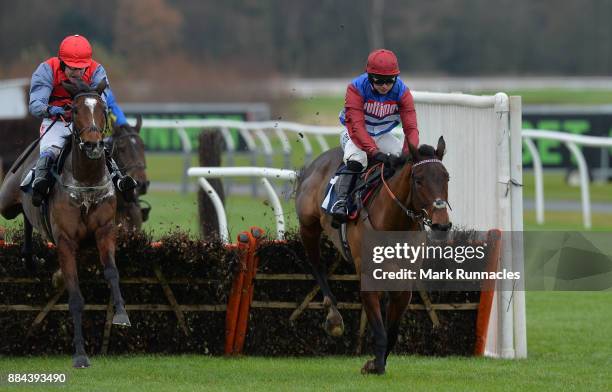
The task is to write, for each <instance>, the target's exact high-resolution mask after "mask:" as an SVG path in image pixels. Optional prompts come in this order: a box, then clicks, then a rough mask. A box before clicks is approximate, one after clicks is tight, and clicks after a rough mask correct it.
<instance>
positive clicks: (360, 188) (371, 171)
mask: <svg viewBox="0 0 612 392" xmlns="http://www.w3.org/2000/svg"><path fill="white" fill-rule="evenodd" d="M381 169H382V165H381V164H380V163H375V164H373V165H371V166H368V167H367V169H366V170H365V171H364V172H363V173H362V174H361V175H360V176H359V178H358V179H357V182H356V183H355V187H354V188H353V191H352V192H351V194H350V195H349V197H348V200H347V207H348V213H349V216H348V219H349V221H351V220H355V219H357V217H358V216H359V213H360V212H361V210H362V209H363V207H364V206H365V205H367V204H368V202H369V201H370V200H371V199H372V197H373V196H374V195H375V194H376V193H377V192H378V190H379V189H380V188H379V187H380V185H381V178H380V171H381ZM345 170H346V165H345V164H344V163H342V164H341V165H340V166H338V170H337V171H336V175H334V176H333V177H332V178H331V179H330V181H329V184H327V187H326V188H325V198H324V199H323V203H321V208H322V209H323V210H324V211H325V213H327V214H330V213H331V207H332V206H333V205H334V203H335V202H336V200H337V195H336V190H335V186H334V184H335V183H336V181H337V180H338V176H340V175H343V174H342V173H343V172H344V171H345ZM393 174H395V170H394V169H392V168H389V167H386V168H385V169H384V172H383V177H384V178H385V180H387V179H389V178H391V177H392V176H393Z"/></svg>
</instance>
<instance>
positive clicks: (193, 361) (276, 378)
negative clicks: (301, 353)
mask: <svg viewBox="0 0 612 392" xmlns="http://www.w3.org/2000/svg"><path fill="white" fill-rule="evenodd" d="M610 305H612V293H609V292H608V293H586V292H529V293H527V336H528V351H529V354H528V359H525V360H498V359H489V358H462V357H448V358H432V357H419V356H400V357H397V356H391V357H390V359H389V364H388V368H387V374H386V375H385V376H382V377H377V376H368V377H363V376H360V375H359V369H360V367H361V365H362V364H363V362H364V361H365V359H366V357H323V358H255V357H254V358H247V357H243V358H237V359H227V358H211V357H207V356H198V355H187V356H119V357H101V356H93V357H92V358H91V359H92V367H91V368H90V369H87V370H74V369H71V368H70V358H69V356H59V357H48V358H45V357H43V358H38V357H37V358H3V359H0V373H7V372H20V373H27V372H39V373H40V372H47V373H48V372H55V373H58V372H59V373H66V374H67V377H68V383H67V387H68V388H69V390H71V391H109V390H113V391H147V392H155V391H167V390H177V391H196V390H207V391H226V390H236V391H238V390H240V391H244V390H249V391H251V390H252V391H276V390H283V391H285V390H286V391H314V390H317V391H318V390H324V391H327V390H329V391H357V390H384V391H406V390H411V391H510V390H512V391H576V390H584V391H609V390H610V388H612V373H611V372H610V371H609V369H610V366H612V348H611V347H612V346H610V344H609V343H610V339H611V338H612V333H611V332H610V329H609V328H607V327H606V326H608V325H610V324H611V323H612V312H610V310H609V309H610ZM220 333H222V331H220ZM2 386H3V387H4V385H2ZM6 389H7V390H16V391H17V390H18V391H29V390H32V391H39V390H43V389H41V388H40V387H39V386H34V387H25V386H19V387H14V388H6ZM53 390H55V389H53ZM58 390H62V388H58Z"/></svg>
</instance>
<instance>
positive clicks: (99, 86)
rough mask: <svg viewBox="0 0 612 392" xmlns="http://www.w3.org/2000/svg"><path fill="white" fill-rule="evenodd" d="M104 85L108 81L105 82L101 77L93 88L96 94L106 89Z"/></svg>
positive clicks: (106, 84)
mask: <svg viewBox="0 0 612 392" xmlns="http://www.w3.org/2000/svg"><path fill="white" fill-rule="evenodd" d="M106 86H108V83H106V79H102V80H101V81H100V83H98V85H97V86H96V88H95V90H96V92H97V93H98V95H102V93H103V92H104V90H105V89H106Z"/></svg>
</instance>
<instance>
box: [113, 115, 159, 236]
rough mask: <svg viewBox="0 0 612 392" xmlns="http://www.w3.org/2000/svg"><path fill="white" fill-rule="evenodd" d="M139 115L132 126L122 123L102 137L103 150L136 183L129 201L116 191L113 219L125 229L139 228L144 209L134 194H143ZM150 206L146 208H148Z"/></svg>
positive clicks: (145, 191)
mask: <svg viewBox="0 0 612 392" xmlns="http://www.w3.org/2000/svg"><path fill="white" fill-rule="evenodd" d="M141 127H142V117H141V116H138V117H137V121H136V126H135V127H132V126H130V125H124V126H121V127H117V126H115V127H113V133H112V134H111V135H110V136H109V137H107V138H106V139H104V143H105V144H106V146H107V151H110V153H111V155H112V157H113V159H114V160H115V162H117V166H118V167H119V169H120V170H121V172H122V173H124V174H129V175H130V176H131V177H132V178H133V179H134V180H136V183H137V184H138V186H137V187H136V188H135V189H134V196H133V199H132V200H126V199H125V198H124V197H123V195H122V194H121V193H120V192H119V193H118V194H117V217H116V222H117V224H120V225H122V226H124V227H126V228H128V229H140V227H141V226H142V223H143V221H144V220H146V216H143V214H145V215H146V214H147V213H148V211H146V212H145V210H146V208H145V209H142V208H141V206H140V202H139V200H138V197H139V196H141V195H144V194H146V193H147V190H148V187H149V181H148V180H147V173H146V171H145V170H146V168H147V165H146V161H145V147H144V142H143V141H142V138H141V137H140V129H141ZM149 208H150V207H149Z"/></svg>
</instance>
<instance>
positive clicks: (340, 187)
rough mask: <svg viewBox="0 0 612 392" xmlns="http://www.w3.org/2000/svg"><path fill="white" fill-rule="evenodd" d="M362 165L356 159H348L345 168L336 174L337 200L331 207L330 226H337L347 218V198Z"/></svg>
mask: <svg viewBox="0 0 612 392" xmlns="http://www.w3.org/2000/svg"><path fill="white" fill-rule="evenodd" d="M362 170H363V166H361V164H360V163H359V162H356V161H348V162H347V163H346V170H345V171H343V172H341V173H339V174H338V180H337V181H336V184H335V185H334V186H335V187H336V197H337V200H336V202H335V203H334V205H333V206H332V208H331V216H332V227H334V228H338V227H340V225H341V224H342V223H346V221H347V220H348V198H349V195H350V194H351V191H352V190H353V187H354V186H355V182H356V181H357V178H358V176H359V174H361V171H362Z"/></svg>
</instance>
